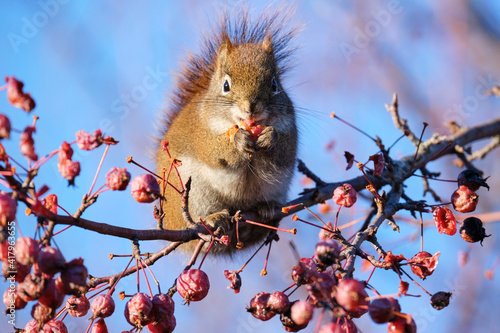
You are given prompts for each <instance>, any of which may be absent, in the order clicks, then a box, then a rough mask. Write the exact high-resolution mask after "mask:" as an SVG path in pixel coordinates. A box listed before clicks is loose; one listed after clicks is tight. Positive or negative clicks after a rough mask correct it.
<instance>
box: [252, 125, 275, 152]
mask: <svg viewBox="0 0 500 333" xmlns="http://www.w3.org/2000/svg"><path fill="white" fill-rule="evenodd" d="M276 141H278V132H277V131H276V130H275V129H274V127H273V126H266V128H264V130H263V131H262V133H261V134H260V135H259V137H258V139H257V142H256V143H255V144H256V146H257V150H269V149H271V148H272V147H273V146H274V145H275V144H276Z"/></svg>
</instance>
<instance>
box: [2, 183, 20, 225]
mask: <svg viewBox="0 0 500 333" xmlns="http://www.w3.org/2000/svg"><path fill="white" fill-rule="evenodd" d="M16 212H17V202H16V201H15V200H14V199H12V198H11V197H10V195H8V194H5V192H3V191H0V227H5V226H6V225H7V222H11V221H14V219H15V218H16Z"/></svg>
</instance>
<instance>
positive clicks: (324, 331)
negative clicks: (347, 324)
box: [318, 322, 345, 333]
mask: <svg viewBox="0 0 500 333" xmlns="http://www.w3.org/2000/svg"><path fill="white" fill-rule="evenodd" d="M318 333H345V331H344V330H343V329H342V326H341V325H340V324H337V323H334V322H329V323H328V324H326V325H323V326H321V327H320V329H319V332H318Z"/></svg>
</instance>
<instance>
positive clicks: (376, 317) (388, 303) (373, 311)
mask: <svg viewBox="0 0 500 333" xmlns="http://www.w3.org/2000/svg"><path fill="white" fill-rule="evenodd" d="M400 311H401V307H400V306H399V302H398V301H397V300H395V299H394V298H392V297H391V298H377V299H375V300H373V301H372V302H371V303H370V306H369V307H368V313H369V314H370V317H371V318H372V320H373V321H374V322H376V323H377V324H383V323H387V322H389V321H392V320H394V319H395V318H396V316H395V314H394V312H400Z"/></svg>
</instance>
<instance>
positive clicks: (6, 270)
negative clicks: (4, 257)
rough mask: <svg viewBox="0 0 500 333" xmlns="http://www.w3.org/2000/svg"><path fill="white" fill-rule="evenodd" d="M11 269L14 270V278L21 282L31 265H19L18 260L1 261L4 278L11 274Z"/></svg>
mask: <svg viewBox="0 0 500 333" xmlns="http://www.w3.org/2000/svg"><path fill="white" fill-rule="evenodd" d="M12 271H14V272H16V274H15V276H14V280H15V281H16V282H23V281H24V279H25V278H26V276H27V275H28V274H29V273H30V271H31V266H28V265H21V264H20V263H19V262H17V260H14V262H12V261H11V262H9V261H3V262H2V274H3V276H4V277H5V278H6V279H7V278H9V277H10V276H11V275H12V273H10V272H12Z"/></svg>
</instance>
